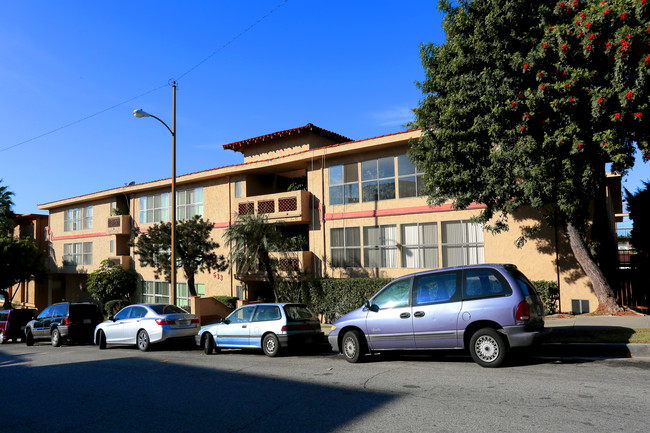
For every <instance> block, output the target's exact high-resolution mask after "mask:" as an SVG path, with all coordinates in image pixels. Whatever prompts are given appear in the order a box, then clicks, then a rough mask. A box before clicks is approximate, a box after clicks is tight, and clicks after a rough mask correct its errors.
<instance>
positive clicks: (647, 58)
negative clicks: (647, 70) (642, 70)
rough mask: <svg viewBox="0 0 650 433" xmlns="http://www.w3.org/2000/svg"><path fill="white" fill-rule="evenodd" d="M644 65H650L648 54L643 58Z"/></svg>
mask: <svg viewBox="0 0 650 433" xmlns="http://www.w3.org/2000/svg"><path fill="white" fill-rule="evenodd" d="M645 65H646V66H648V65H650V56H648V57H646V58H645Z"/></svg>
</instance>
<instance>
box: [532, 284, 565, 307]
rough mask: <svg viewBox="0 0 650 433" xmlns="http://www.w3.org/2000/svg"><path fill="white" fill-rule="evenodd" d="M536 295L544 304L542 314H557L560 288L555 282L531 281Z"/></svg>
mask: <svg viewBox="0 0 650 433" xmlns="http://www.w3.org/2000/svg"><path fill="white" fill-rule="evenodd" d="M532 283H533V285H534V286H535V289H536V290H537V294H538V295H539V297H540V299H541V300H542V303H543V304H544V314H555V313H557V306H558V301H559V300H560V288H559V287H558V285H557V281H546V280H539V281H532Z"/></svg>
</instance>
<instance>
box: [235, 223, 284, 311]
mask: <svg viewBox="0 0 650 433" xmlns="http://www.w3.org/2000/svg"><path fill="white" fill-rule="evenodd" d="M224 237H225V240H226V242H228V244H229V246H230V253H228V258H229V259H230V263H231V266H234V268H235V276H236V277H237V278H238V279H241V277H242V276H243V275H244V274H246V273H247V272H248V271H249V270H251V269H255V268H256V267H257V264H258V263H260V264H261V265H262V267H263V268H264V272H266V277H267V278H268V281H269V285H270V286H271V290H272V291H273V297H274V298H275V301H276V302H277V300H278V295H277V292H276V287H275V274H274V270H273V265H272V262H271V257H270V256H269V251H277V250H281V247H282V245H283V237H282V233H281V232H280V230H279V226H278V224H277V223H274V224H270V223H269V222H268V218H267V217H266V215H264V214H258V215H254V214H247V215H239V216H238V217H237V220H236V221H235V222H234V223H233V224H232V225H230V226H229V227H228V228H227V229H226V233H225V235H224Z"/></svg>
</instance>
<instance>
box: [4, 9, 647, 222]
mask: <svg viewBox="0 0 650 433" xmlns="http://www.w3.org/2000/svg"><path fill="white" fill-rule="evenodd" d="M272 10H273V12H272V13H271V14H270V15H269V12H271V11H272ZM262 18H263V19H262ZM260 19H262V20H261V21H260ZM441 21H442V16H441V15H440V14H439V13H438V11H437V8H436V2H435V1H432V0H427V1H425V0H411V1H408V2H396V1H394V0H393V1H385V0H375V1H349V0H345V1H343V0H330V1H327V2H323V1H313V0H288V1H284V0H258V1H237V2H232V1H217V0H215V1H192V2H171V1H156V2H153V1H150V2H142V1H141V2H124V1H119V0H114V1H110V2H95V1H92V2H89V1H66V2H52V1H43V0H39V1H29V2H3V7H2V14H1V16H0V95H1V96H0V131H1V133H2V135H1V138H0V178H2V179H3V185H6V186H8V187H9V189H10V190H11V191H13V192H14V193H15V197H14V202H15V206H14V211H15V212H17V213H36V212H40V213H43V212H42V211H39V210H38V209H37V205H38V204H41V203H47V202H50V201H54V200H59V199H63V198H68V197H73V196H77V195H81V194H86V193H92V192H95V191H100V190H104V189H109V188H114V187H119V186H122V185H124V184H126V183H128V182H131V181H135V182H136V183H140V182H146V181H150V180H155V179H162V178H167V177H169V176H170V175H171V136H170V134H169V132H168V131H167V130H166V129H165V128H164V127H163V126H162V125H160V124H159V123H158V122H156V121H155V120H153V119H136V118H135V117H133V115H132V112H133V110H134V109H137V108H142V109H144V110H145V111H147V112H149V113H152V114H155V115H157V116H158V117H160V118H161V119H163V120H164V121H165V122H167V123H168V124H170V126H171V120H172V89H171V87H170V86H168V85H167V83H168V81H169V80H170V79H177V80H178V89H177V131H178V134H177V136H178V141H177V173H178V174H184V173H191V172H194V171H199V170H205V169H209V168H214V167H219V166H223V165H229V164H236V163H239V162H242V161H243V158H242V156H241V154H239V153H234V152H231V151H225V150H223V148H222V145H223V144H225V143H230V142H233V141H238V140H243V139H246V138H251V137H255V136H258V135H263V134H267V133H270V132H275V131H280V130H284V129H289V128H294V127H298V126H302V125H305V124H307V123H314V124H315V125H317V126H320V127H322V128H325V129H329V130H332V131H334V132H337V133H339V134H343V135H345V136H348V137H350V138H352V139H362V138H368V137H373V136H377V135H382V134H387V133H392V132H397V131H400V130H402V129H403V128H402V125H403V124H405V123H406V122H408V121H409V120H411V119H412V116H411V113H410V109H411V108H413V107H415V106H417V104H418V101H419V99H420V96H421V93H420V91H419V90H418V89H417V88H416V87H415V85H414V82H415V81H417V80H421V79H423V78H424V73H423V70H422V66H421V64H420V57H419V45H420V43H426V42H435V43H442V42H444V33H443V32H442V30H441ZM251 26H253V27H251ZM242 32H243V33H242ZM70 124H72V125H70ZM67 125H70V126H67ZM59 128H61V129H59ZM52 131H54V132H52ZM50 132H51V133H50ZM43 134H46V135H43ZM41 135H43V136H41ZM37 137H40V138H37ZM21 143H22V144H21ZM3 149H6V150H3ZM638 167H639V168H636V169H635V170H634V171H633V172H632V174H631V176H630V180H629V181H628V182H627V183H624V186H626V187H627V188H628V189H631V190H633V191H634V190H636V189H637V188H638V187H640V186H641V183H640V180H650V166H649V165H647V164H646V165H639V166H638Z"/></svg>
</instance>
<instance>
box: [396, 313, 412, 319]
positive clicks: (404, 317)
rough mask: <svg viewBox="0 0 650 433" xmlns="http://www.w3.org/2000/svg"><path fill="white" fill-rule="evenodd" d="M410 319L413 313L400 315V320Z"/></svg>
mask: <svg viewBox="0 0 650 433" xmlns="http://www.w3.org/2000/svg"><path fill="white" fill-rule="evenodd" d="M409 317H411V313H402V314H400V315H399V318H400V319H408V318H409Z"/></svg>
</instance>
